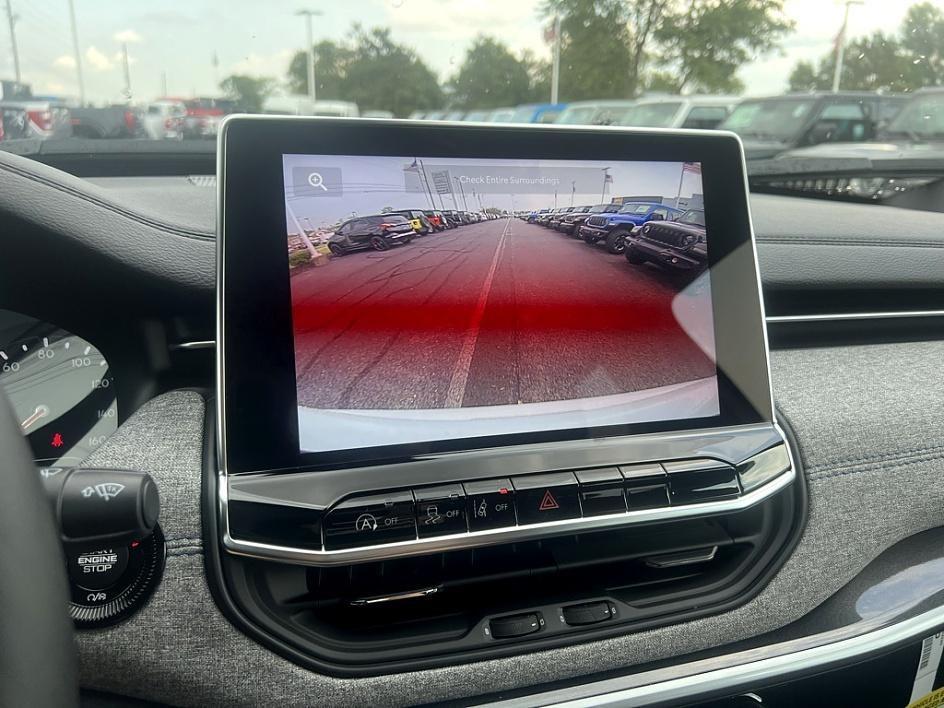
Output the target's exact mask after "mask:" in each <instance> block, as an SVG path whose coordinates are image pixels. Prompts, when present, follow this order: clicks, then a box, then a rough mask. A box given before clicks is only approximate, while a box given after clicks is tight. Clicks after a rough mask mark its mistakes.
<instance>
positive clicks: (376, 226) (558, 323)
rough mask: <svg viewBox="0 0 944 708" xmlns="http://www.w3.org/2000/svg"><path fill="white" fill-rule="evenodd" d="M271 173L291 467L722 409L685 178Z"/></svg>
mask: <svg viewBox="0 0 944 708" xmlns="http://www.w3.org/2000/svg"><path fill="white" fill-rule="evenodd" d="M283 167H284V180H285V217H286V218H285V224H286V231H287V242H288V261H289V268H290V282H291V293H292V316H293V329H294V337H295V370H296V389H297V398H298V421H299V438H300V444H301V448H302V450H303V451H308V452H316V451H325V450H340V449H348V448H357V447H369V446H376V445H394V444H402V443H414V442H428V441H435V440H449V439H457V438H475V437H481V436H491V435H501V434H510V433H525V432H533V431H542V430H567V429H574V428H586V427H595V426H602V425H614V424H625V423H636V422H652V421H661V420H677V419H690V418H701V417H706V416H712V415H717V414H718V413H719V402H718V386H717V380H716V369H715V363H714V361H715V356H714V329H713V322H712V310H711V290H710V281H709V274H708V271H707V241H708V239H707V234H706V228H705V217H704V204H703V190H702V180H701V166H700V164H699V163H693V162H686V163H681V162H607V163H603V162H571V161H558V160H541V161H522V160H508V161H501V160H463V159H448V158H432V157H412V156H411V157H365V156H356V157H355V156H328V155H285V156H284V157H283Z"/></svg>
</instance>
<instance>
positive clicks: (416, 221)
mask: <svg viewBox="0 0 944 708" xmlns="http://www.w3.org/2000/svg"><path fill="white" fill-rule="evenodd" d="M390 213H391V214H399V215H400V216H402V217H403V218H405V219H406V220H407V221H409V222H410V227H411V228H412V229H413V230H414V231H415V232H416V234H417V235H418V236H425V235H426V234H431V233H433V225H432V224H431V223H429V219H427V218H426V214H425V213H424V212H423V210H422V209H397V210H395V211H391V212H390Z"/></svg>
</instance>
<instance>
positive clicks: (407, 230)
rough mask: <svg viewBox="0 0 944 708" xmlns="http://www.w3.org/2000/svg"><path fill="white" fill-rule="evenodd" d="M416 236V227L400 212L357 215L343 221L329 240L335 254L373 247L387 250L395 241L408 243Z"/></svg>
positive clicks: (329, 245)
mask: <svg viewBox="0 0 944 708" xmlns="http://www.w3.org/2000/svg"><path fill="white" fill-rule="evenodd" d="M414 236H416V232H415V231H413V227H412V226H410V222H409V221H407V220H406V218H405V217H403V216H400V215H399V214H377V215H374V216H358V217H355V218H353V219H348V220H347V221H345V222H344V223H343V224H341V225H340V226H339V227H338V228H337V230H336V231H335V232H334V234H332V236H331V238H329V239H328V250H329V251H331V253H332V255H335V256H343V255H344V254H345V253H348V252H349V251H359V250H363V249H366V248H373V249H374V250H375V251H386V250H387V249H388V248H390V246H392V245H393V244H395V243H409V242H410V241H412V240H413V237H414Z"/></svg>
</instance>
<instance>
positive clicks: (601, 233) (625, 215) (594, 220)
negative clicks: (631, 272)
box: [580, 202, 683, 253]
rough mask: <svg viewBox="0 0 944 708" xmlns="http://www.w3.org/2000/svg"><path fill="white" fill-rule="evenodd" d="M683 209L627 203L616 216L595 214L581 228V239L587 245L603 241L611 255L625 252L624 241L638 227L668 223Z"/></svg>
mask: <svg viewBox="0 0 944 708" xmlns="http://www.w3.org/2000/svg"><path fill="white" fill-rule="evenodd" d="M682 212H683V210H682V209H677V208H676V207H671V206H668V205H667V204H662V203H659V202H626V203H625V204H623V205H622V206H621V207H620V210H619V211H618V212H616V213H615V214H606V213H604V214H594V215H593V216H591V217H589V218H588V219H587V220H586V221H585V222H584V225H583V226H581V227H580V237H581V238H582V239H583V240H584V241H586V242H587V243H591V244H592V243H596V242H597V241H600V240H602V241H603V242H604V243H605V244H606V250H607V251H609V252H610V253H622V252H623V247H624V244H623V239H624V238H625V237H626V236H627V235H628V234H629V233H630V232H631V231H632V230H633V229H634V228H635V227H636V226H642V225H643V224H645V223H647V222H649V221H668V220H669V219H674V218H675V217H677V216H680V215H681V214H682Z"/></svg>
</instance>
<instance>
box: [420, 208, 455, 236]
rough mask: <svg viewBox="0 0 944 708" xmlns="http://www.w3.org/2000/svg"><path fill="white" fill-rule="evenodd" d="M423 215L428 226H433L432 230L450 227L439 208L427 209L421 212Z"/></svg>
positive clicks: (442, 229)
mask: <svg viewBox="0 0 944 708" xmlns="http://www.w3.org/2000/svg"><path fill="white" fill-rule="evenodd" d="M423 215H424V216H425V217H426V220H427V221H428V222H429V224H430V226H432V227H433V230H434V231H445V230H446V229H449V228H452V227H451V226H449V224H448V223H447V222H446V217H445V216H444V215H443V213H442V212H441V211H439V210H436V209H427V210H425V211H424V212H423Z"/></svg>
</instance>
